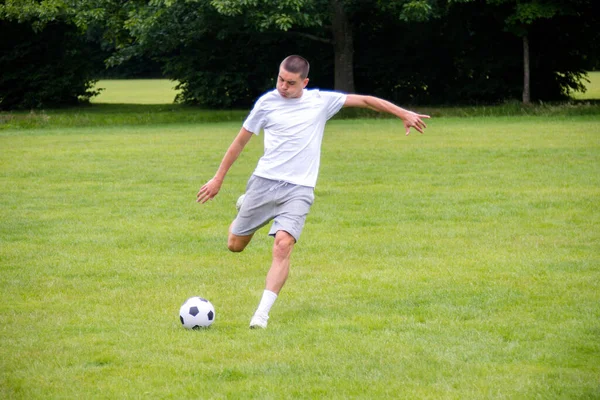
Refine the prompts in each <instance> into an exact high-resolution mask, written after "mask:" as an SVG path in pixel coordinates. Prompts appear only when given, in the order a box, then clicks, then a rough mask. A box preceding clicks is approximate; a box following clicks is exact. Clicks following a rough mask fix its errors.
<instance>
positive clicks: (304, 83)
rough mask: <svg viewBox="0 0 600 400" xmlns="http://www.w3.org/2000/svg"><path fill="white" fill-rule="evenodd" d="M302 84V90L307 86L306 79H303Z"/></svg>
mask: <svg viewBox="0 0 600 400" xmlns="http://www.w3.org/2000/svg"><path fill="white" fill-rule="evenodd" d="M302 84H303V85H304V86H302V88H303V89H304V88H305V87H306V85H308V78H306V79H304V81H303V82H302Z"/></svg>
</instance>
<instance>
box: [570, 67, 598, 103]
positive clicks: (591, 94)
mask: <svg viewBox="0 0 600 400" xmlns="http://www.w3.org/2000/svg"><path fill="white" fill-rule="evenodd" d="M588 80H589V82H584V83H585V86H586V89H587V90H586V92H585V93H579V92H577V93H574V94H573V97H574V98H575V99H577V100H600V71H592V72H588Z"/></svg>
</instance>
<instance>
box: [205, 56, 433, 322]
mask: <svg viewBox="0 0 600 400" xmlns="http://www.w3.org/2000/svg"><path fill="white" fill-rule="evenodd" d="M308 70H309V64H308V61H306V60H305V59H304V58H302V57H300V56H297V55H292V56H289V57H287V58H286V59H285V60H283V62H282V63H281V65H280V67H279V75H278V77H277V87H276V89H275V90H272V91H270V92H268V93H266V94H264V95H263V96H261V97H260V98H259V99H258V100H257V101H256V103H255V105H254V108H253V109H252V111H251V112H250V114H249V115H248V117H247V118H246V120H245V121H244V123H243V126H242V128H241V130H240V132H239V133H238V135H237V137H236V138H235V139H234V140H233V143H232V144H231V145H230V146H229V149H228V150H227V152H226V153H225V156H224V157H223V160H222V161H221V165H220V166H219V169H218V170H217V173H216V174H215V176H214V177H213V178H212V179H211V180H210V181H208V182H207V183H206V184H205V185H204V186H202V187H201V188H200V191H199V192H198V194H197V196H196V198H197V201H198V202H199V203H205V202H206V201H208V200H211V199H212V198H213V197H215V196H216V195H217V193H219V190H220V189H221V185H222V184H223V180H224V179H225V175H226V174H227V172H228V171H229V168H230V167H231V166H232V165H233V163H234V162H235V160H236V159H237V158H238V156H239V155H240V153H241V152H242V150H243V149H244V146H246V144H247V143H248V141H249V140H250V138H251V137H252V136H253V135H258V134H259V133H260V131H261V130H264V136H265V137H264V147H265V152H264V155H263V156H262V157H261V159H260V160H259V161H258V165H257V167H256V169H255V170H254V173H253V174H252V176H251V177H250V179H249V180H248V184H247V187H246V193H245V197H244V200H243V202H242V203H241V207H240V209H239V211H238V215H237V216H236V218H235V219H234V221H233V223H232V224H231V226H230V227H229V238H228V242H227V246H228V248H229V250H231V251H233V252H240V251H243V250H244V248H245V247H246V246H247V245H248V243H250V240H251V239H252V235H254V232H256V231H257V230H258V229H259V228H261V227H262V226H264V225H266V224H267V223H269V222H270V221H273V224H272V227H271V230H270V231H269V235H271V236H273V237H274V238H275V243H274V245H273V259H272V263H271V268H270V269H269V272H268V273H267V278H266V285H265V290H264V292H263V296H262V299H261V301H260V303H259V305H258V308H257V310H256V312H255V314H254V316H253V317H252V319H251V321H250V328H266V327H267V320H268V319H269V311H270V309H271V306H272V305H273V303H274V302H275V300H276V299H277V296H278V294H279V291H280V290H281V288H282V287H283V285H284V283H285V281H286V279H287V277H288V272H289V268H290V256H291V254H292V250H293V248H294V245H295V243H296V242H297V241H298V238H299V236H300V233H301V232H302V228H303V226H304V221H305V219H306V215H307V214H308V211H309V209H310V206H311V205H312V203H313V200H314V187H315V184H316V182H317V176H318V173H319V162H320V156H321V141H322V138H323V131H324V129H325V123H326V122H327V120H329V119H330V118H331V117H333V116H334V115H335V114H336V113H337V112H338V111H339V110H340V109H341V108H342V107H360V108H370V109H372V110H376V111H379V112H385V113H389V114H393V115H395V116H397V117H398V118H400V119H402V121H403V122H404V127H405V129H406V134H407V135H408V134H409V133H410V128H411V127H412V128H415V129H416V130H417V131H419V132H421V133H423V129H424V128H426V125H425V123H424V122H423V120H422V119H423V118H429V116H427V115H420V114H416V113H414V112H412V111H408V110H404V109H402V108H400V107H398V106H396V105H394V104H392V103H390V102H388V101H386V100H383V99H379V98H377V97H372V96H361V95H356V94H343V93H338V92H330V91H319V90H307V89H305V88H306V85H307V84H308Z"/></svg>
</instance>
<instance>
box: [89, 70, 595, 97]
mask: <svg viewBox="0 0 600 400" xmlns="http://www.w3.org/2000/svg"><path fill="white" fill-rule="evenodd" d="M588 80H589V81H590V82H589V83H587V82H586V87H587V91H586V92H585V93H579V92H578V93H574V94H573V97H574V98H575V99H577V100H593V99H596V100H598V99H600V71H594V72H589V73H588ZM175 86H176V82H174V81H170V80H167V79H136V80H119V79H114V80H110V79H107V80H101V81H99V82H98V83H97V84H96V86H95V87H96V88H101V89H103V90H102V92H101V93H100V95H98V96H96V97H94V98H92V103H94V104H171V103H173V100H174V99H175V96H176V95H177V91H176V90H175Z"/></svg>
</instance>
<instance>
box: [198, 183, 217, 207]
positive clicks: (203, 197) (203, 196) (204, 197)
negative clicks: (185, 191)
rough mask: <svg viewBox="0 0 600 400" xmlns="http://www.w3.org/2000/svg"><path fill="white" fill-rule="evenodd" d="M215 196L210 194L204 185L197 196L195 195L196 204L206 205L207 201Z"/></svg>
mask: <svg viewBox="0 0 600 400" xmlns="http://www.w3.org/2000/svg"><path fill="white" fill-rule="evenodd" d="M216 195H217V194H216V193H214V194H213V193H212V192H211V191H210V190H209V187H208V185H204V186H202V187H201V188H200V191H198V194H197V195H196V203H202V204H204V203H206V202H207V201H208V200H211V199H212V198H213V197H215V196H216Z"/></svg>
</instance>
